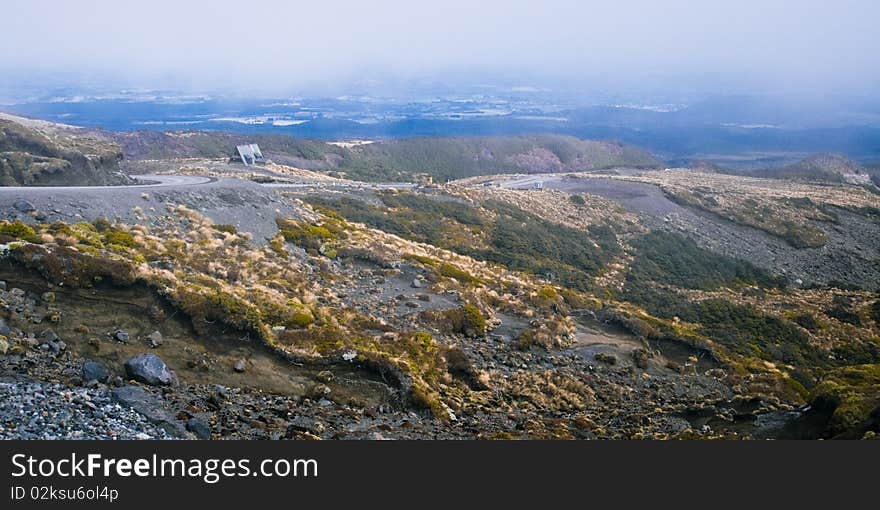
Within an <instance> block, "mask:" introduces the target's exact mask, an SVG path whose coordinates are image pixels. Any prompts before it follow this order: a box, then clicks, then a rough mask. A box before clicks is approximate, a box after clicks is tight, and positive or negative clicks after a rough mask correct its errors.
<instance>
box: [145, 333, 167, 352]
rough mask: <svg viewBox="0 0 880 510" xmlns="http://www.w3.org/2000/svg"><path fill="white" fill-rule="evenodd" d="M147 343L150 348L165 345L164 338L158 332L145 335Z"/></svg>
mask: <svg viewBox="0 0 880 510" xmlns="http://www.w3.org/2000/svg"><path fill="white" fill-rule="evenodd" d="M147 341H148V342H149V343H150V347H152V348H154V349H155V348H156V347H159V346H160V345H162V344H163V343H165V338H163V337H162V333H160V332H158V331H153V332H152V333H150V334H149V335H147Z"/></svg>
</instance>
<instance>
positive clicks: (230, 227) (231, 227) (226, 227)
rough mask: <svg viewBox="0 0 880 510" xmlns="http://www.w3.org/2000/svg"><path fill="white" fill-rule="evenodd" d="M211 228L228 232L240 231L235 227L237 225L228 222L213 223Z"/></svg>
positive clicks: (235, 232)
mask: <svg viewBox="0 0 880 510" xmlns="http://www.w3.org/2000/svg"><path fill="white" fill-rule="evenodd" d="M211 228H213V229H214V230H216V231H218V232H225V233H227V234H237V233H238V229H237V228H235V225H230V224H228V223H220V224H215V225H211Z"/></svg>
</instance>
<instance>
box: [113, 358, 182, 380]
mask: <svg viewBox="0 0 880 510" xmlns="http://www.w3.org/2000/svg"><path fill="white" fill-rule="evenodd" d="M125 371H126V373H127V374H128V376H129V377H130V378H132V379H134V380H135V381H138V382H142V383H144V384H150V385H153V386H160V385H162V386H167V385H169V384H171V383H173V382H174V372H172V371H171V370H169V368H168V366H167V365H165V362H164V361H162V358H160V357H159V356H156V355H155V354H152V353H146V354H138V355H137V356H135V357H134V358H131V359H130V360H128V361H126V362H125Z"/></svg>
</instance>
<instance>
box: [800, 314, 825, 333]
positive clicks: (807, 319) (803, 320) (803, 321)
mask: <svg viewBox="0 0 880 510" xmlns="http://www.w3.org/2000/svg"><path fill="white" fill-rule="evenodd" d="M794 322H795V323H796V324H797V325H799V326H800V327H802V328H804V329H806V330H807V331H816V330H818V329H819V323H818V322H816V319H815V318H814V317H813V316H812V315H810V314H808V313H802V314H800V315H798V316H797V317H795V318H794Z"/></svg>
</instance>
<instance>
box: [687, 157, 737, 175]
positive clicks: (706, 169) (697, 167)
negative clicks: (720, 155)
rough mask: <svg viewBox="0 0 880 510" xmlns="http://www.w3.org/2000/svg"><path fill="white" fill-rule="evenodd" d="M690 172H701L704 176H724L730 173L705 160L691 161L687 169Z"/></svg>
mask: <svg viewBox="0 0 880 510" xmlns="http://www.w3.org/2000/svg"><path fill="white" fill-rule="evenodd" d="M686 168H687V169H688V170H693V171H695V172H700V173H704V174H724V173H729V171H728V170H727V169H726V168H724V167H722V166H721V165H718V164H716V163H713V162H711V161H708V160H705V159H696V160H693V161H689V162H688V164H687V167H686Z"/></svg>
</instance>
